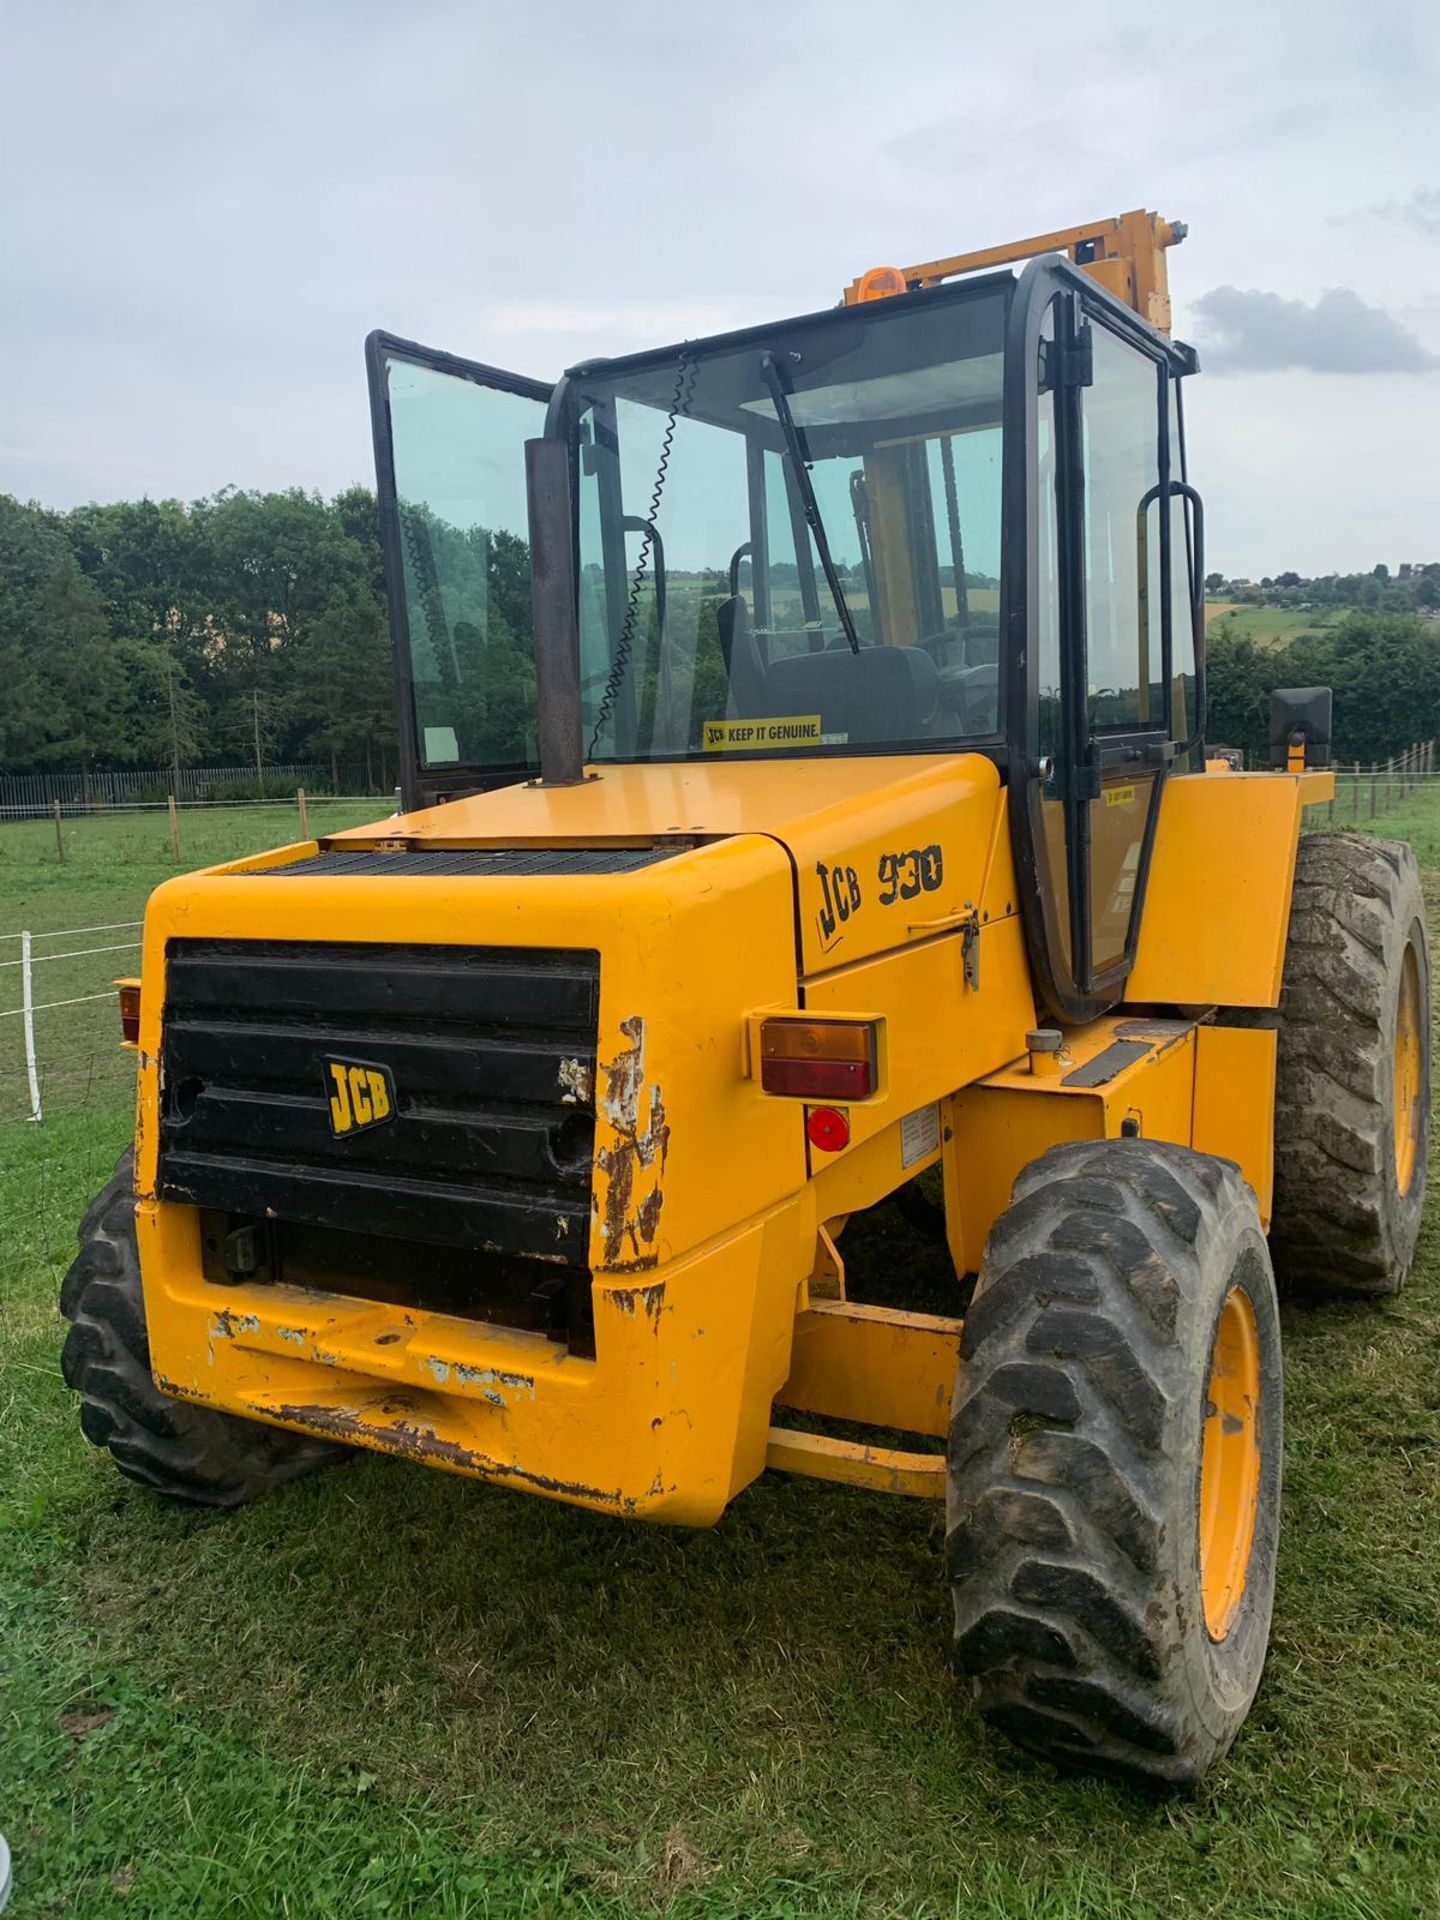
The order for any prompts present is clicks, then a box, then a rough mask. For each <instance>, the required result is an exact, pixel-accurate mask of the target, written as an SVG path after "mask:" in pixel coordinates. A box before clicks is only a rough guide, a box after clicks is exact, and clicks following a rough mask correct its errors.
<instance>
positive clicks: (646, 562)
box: [586, 350, 699, 760]
mask: <svg viewBox="0 0 1440 1920" xmlns="http://www.w3.org/2000/svg"><path fill="white" fill-rule="evenodd" d="M698 374H699V367H698V365H697V364H696V362H695V361H694V360H692V359H691V358H690V356H689V355H688V354H687V353H685V352H684V351H683V350H682V352H681V354H680V358H679V360H678V361H677V363H676V367H675V392H674V395H673V396H672V398H671V401H670V412H669V414H668V416H667V418H666V421H665V436H664V438H663V439H662V441H661V442H660V462H659V465H658V466H657V467H656V469H655V485H654V487H653V488H652V489H651V493H650V511H649V513H648V514H647V515H646V517H645V531H644V533H643V534H641V536H640V553H639V556H638V558H637V559H636V561H635V571H634V573H633V574H632V575H631V577H630V592H629V594H628V596H627V598H626V602H625V618H624V621H623V622H622V623H621V627H620V639H619V643H618V644H617V646H616V648H615V658H614V659H613V660H612V661H611V663H610V672H609V674H608V676H607V677H606V681H605V691H604V692H603V693H602V694H601V696H600V707H599V711H598V712H597V713H596V715H595V726H594V730H593V731H592V733H591V735H590V751H589V753H588V754H587V755H586V758H587V759H589V760H593V759H594V758H595V750H596V748H597V747H598V746H599V744H600V736H601V734H602V733H603V732H604V731H605V728H606V726H607V724H608V722H609V720H610V716H611V714H612V713H613V712H614V710H615V701H616V699H617V697H618V696H619V693H620V687H621V684H622V682H623V681H624V678H625V670H626V668H627V667H628V666H629V665H630V654H631V652H632V650H633V648H634V645H635V622H636V621H637V619H638V618H639V615H640V595H641V592H642V591H643V590H644V586H645V575H646V573H647V572H648V570H649V566H650V551H651V548H652V547H653V545H654V543H655V531H656V529H655V522H656V519H657V517H658V515H659V512H660V500H661V496H662V495H663V494H664V492H665V480H666V476H667V474H668V473H669V470H670V454H671V450H672V448H673V447H674V444H675V425H676V422H677V421H678V420H680V419H681V418H682V416H683V415H685V414H686V413H688V411H689V409H690V403H691V401H692V400H693V399H694V398H695V381H696V378H697V376H698Z"/></svg>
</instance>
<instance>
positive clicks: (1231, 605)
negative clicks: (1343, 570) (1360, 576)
mask: <svg viewBox="0 0 1440 1920" xmlns="http://www.w3.org/2000/svg"><path fill="white" fill-rule="evenodd" d="M1347 611H1348V609H1346V608H1343V607H1338V608H1337V607H1316V608H1313V609H1312V610H1310V611H1308V612H1305V611H1301V610H1300V609H1298V608H1295V607H1249V606H1244V605H1242V604H1241V603H1239V602H1238V601H1233V600H1211V601H1209V602H1207V604H1206V608H1205V631H1206V633H1207V634H1209V635H1210V636H1211V637H1212V638H1213V637H1214V636H1215V635H1217V634H1218V635H1222V636H1223V637H1224V638H1226V639H1227V640H1239V639H1241V638H1242V637H1243V638H1244V639H1247V640H1253V641H1254V642H1255V644H1256V646H1258V647H1288V646H1289V644H1290V642H1291V641H1292V640H1294V639H1295V638H1296V637H1297V636H1298V635H1299V634H1302V633H1318V632H1319V631H1320V630H1321V628H1322V627H1333V626H1335V625H1336V624H1337V623H1338V622H1339V621H1340V620H1342V619H1343V618H1344V617H1345V614H1346V612H1347Z"/></svg>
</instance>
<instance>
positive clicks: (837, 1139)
mask: <svg viewBox="0 0 1440 1920" xmlns="http://www.w3.org/2000/svg"><path fill="white" fill-rule="evenodd" d="M805 1133H806V1137H807V1138H808V1139H809V1142H810V1144H811V1146H812V1147H818V1148H819V1149H820V1151H821V1152H822V1153H839V1151H840V1149H841V1148H842V1147H848V1146H849V1144H850V1119H849V1116H848V1115H847V1114H843V1113H840V1112H838V1111H837V1109H836V1108H834V1107H812V1108H811V1109H810V1111H809V1113H807V1114H806V1116H805Z"/></svg>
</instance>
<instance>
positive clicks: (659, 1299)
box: [600, 1280, 665, 1329]
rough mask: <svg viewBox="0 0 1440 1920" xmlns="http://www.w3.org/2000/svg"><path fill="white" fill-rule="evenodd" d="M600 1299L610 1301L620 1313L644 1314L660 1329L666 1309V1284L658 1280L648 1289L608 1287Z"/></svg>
mask: <svg viewBox="0 0 1440 1920" xmlns="http://www.w3.org/2000/svg"><path fill="white" fill-rule="evenodd" d="M600 1297H601V1298H602V1299H605V1300H609V1301H610V1302H611V1303H612V1305H613V1306H614V1307H615V1309H616V1311H617V1312H619V1313H628V1314H630V1315H632V1316H633V1315H635V1314H636V1313H643V1314H644V1316H645V1318H646V1319H647V1320H653V1321H654V1323H655V1325H656V1327H657V1329H658V1327H659V1325H660V1315H661V1313H662V1312H663V1311H664V1308H665V1282H664V1281H663V1280H656V1281H653V1282H652V1283H651V1285H650V1286H648V1287H606V1289H605V1290H604V1293H603V1294H602V1295H601V1296H600Z"/></svg>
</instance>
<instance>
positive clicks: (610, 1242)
mask: <svg viewBox="0 0 1440 1920" xmlns="http://www.w3.org/2000/svg"><path fill="white" fill-rule="evenodd" d="M620 1031H621V1032H622V1033H623V1034H624V1036H625V1038H626V1040H627V1042H628V1043H629V1044H628V1045H627V1046H625V1047H622V1048H621V1050H620V1052H619V1053H617V1054H616V1056H615V1058H614V1059H613V1060H610V1061H602V1062H601V1066H600V1071H601V1072H602V1073H603V1074H604V1076H605V1086H606V1090H605V1097H604V1099H603V1101H602V1102H601V1116H602V1118H603V1119H604V1121H605V1122H607V1123H608V1125H609V1127H610V1130H611V1132H612V1133H613V1135H614V1140H613V1143H612V1144H609V1145H606V1146H602V1147H601V1148H600V1149H599V1150H598V1152H597V1153H596V1155H595V1170H596V1176H597V1184H598V1185H599V1186H600V1188H601V1193H600V1194H599V1196H598V1200H599V1210H600V1237H601V1239H602V1241H603V1242H604V1248H605V1255H604V1264H605V1266H606V1267H608V1268H610V1269H611V1270H615V1269H619V1270H621V1271H622V1272H636V1271H643V1270H644V1269H645V1268H647V1267H653V1266H655V1265H656V1263H657V1261H658V1258H659V1256H658V1254H657V1253H656V1252H655V1239H656V1236H657V1234H658V1233H659V1231H660V1210H661V1208H662V1207H663V1206H664V1204H665V1194H664V1179H665V1163H666V1160H667V1159H668V1157H669V1153H670V1122H669V1120H668V1119H667V1117H666V1114H665V1101H664V1098H663V1096H662V1095H661V1092H660V1088H659V1087H658V1085H655V1084H653V1083H652V1084H651V1085H650V1087H649V1088H648V1099H647V1088H646V1084H645V1022H644V1020H643V1019H642V1018H641V1017H640V1015H639V1014H632V1015H631V1016H630V1018H629V1019H628V1020H622V1021H621V1022H620Z"/></svg>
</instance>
